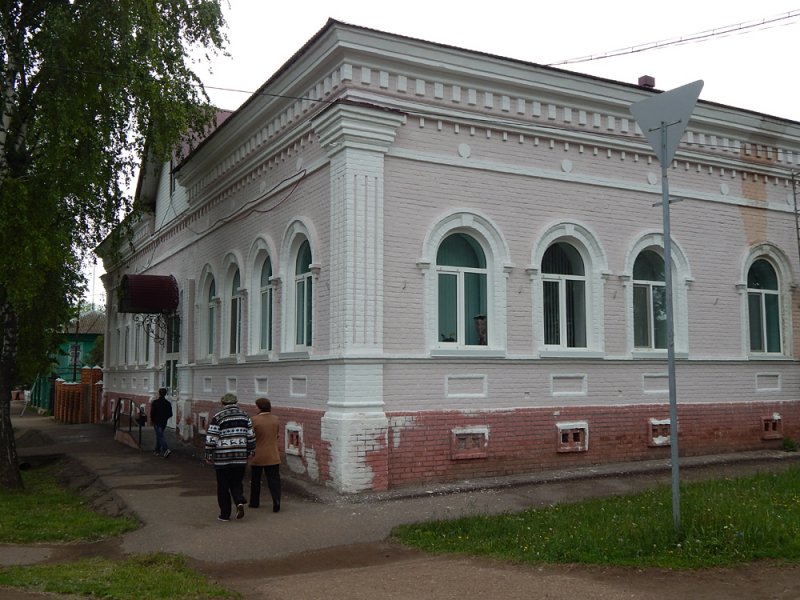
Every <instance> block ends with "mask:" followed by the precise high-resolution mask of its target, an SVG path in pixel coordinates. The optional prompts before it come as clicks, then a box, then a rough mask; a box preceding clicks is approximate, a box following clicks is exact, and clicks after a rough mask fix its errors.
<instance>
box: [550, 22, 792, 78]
mask: <svg viewBox="0 0 800 600" xmlns="http://www.w3.org/2000/svg"><path fill="white" fill-rule="evenodd" d="M798 16H800V9H795V10H791V11H789V12H788V13H781V14H779V15H776V16H774V17H766V18H763V19H757V20H753V21H745V22H742V23H736V24H734V25H726V26H724V27H716V28H714V29H706V30H705V31H700V32H698V33H691V34H689V35H683V36H679V37H674V38H669V39H665V40H658V41H655V42H647V43H644V44H639V45H637V46H627V47H625V48H619V49H617V50H609V51H608V52H603V53H600V54H589V55H586V56H580V57H577V58H569V59H567V60H562V61H559V62H554V63H549V64H548V65H547V66H550V67H556V66H560V65H569V64H575V63H583V62H590V61H593V60H601V59H604V58H613V57H616V56H623V55H627V54H636V53H638V52H647V51H648V50H661V49H663V48H669V47H672V46H681V45H683V44H696V43H700V42H707V41H709V40H711V39H714V38H718V37H724V36H728V35H743V34H747V33H753V32H754V31H758V30H760V29H770V28H772V27H775V26H776V24H778V23H780V24H782V25H789V24H791V23H782V21H787V20H789V19H795V18H796V17H798Z"/></svg>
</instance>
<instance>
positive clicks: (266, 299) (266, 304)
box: [259, 257, 273, 352]
mask: <svg viewBox="0 0 800 600" xmlns="http://www.w3.org/2000/svg"><path fill="white" fill-rule="evenodd" d="M271 277H272V261H271V260H270V259H269V257H267V259H266V260H265V261H264V264H263V265H262V266H261V286H260V297H259V303H260V324H259V349H260V350H261V351H262V352H271V351H272V297H273V290H272V284H271V283H270V278H271Z"/></svg>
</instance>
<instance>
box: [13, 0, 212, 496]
mask: <svg viewBox="0 0 800 600" xmlns="http://www.w3.org/2000/svg"><path fill="white" fill-rule="evenodd" d="M224 26H225V22H224V17H223V15H222V9H221V6H220V1H219V0H160V1H158V0H114V1H113V2H102V1H97V0H0V58H1V59H2V80H1V83H0V86H2V87H1V88H0V117H1V118H2V122H0V215H2V217H0V243H2V248H3V252H4V257H3V260H2V261H0V453H1V454H2V455H0V485H11V486H18V485H20V479H19V474H18V471H17V469H16V451H15V448H14V440H13V432H12V431H11V422H10V415H9V410H10V409H9V404H10V390H11V386H12V385H13V384H15V383H16V382H17V380H18V379H20V378H32V376H33V374H34V373H35V372H36V371H37V370H38V369H39V368H41V366H42V365H43V364H46V362H47V356H48V353H49V351H50V350H52V348H53V346H54V343H55V340H56V339H57V334H58V331H59V330H60V329H61V328H62V327H63V325H64V323H66V322H67V320H68V318H69V317H70V316H71V314H70V308H71V307H74V306H75V305H76V301H77V299H78V298H79V297H80V295H81V293H82V291H83V286H84V285H85V283H84V281H83V276H82V275H81V264H82V261H83V259H84V258H85V256H86V254H87V253H88V251H89V250H91V249H93V248H94V247H95V246H96V245H97V244H98V243H99V241H100V240H101V239H102V238H103V236H104V235H105V234H106V233H107V232H108V231H109V230H110V228H112V227H113V226H114V225H115V224H117V223H118V222H119V220H120V218H121V217H123V216H124V215H126V214H128V213H129V212H130V211H131V209H132V208H135V207H133V206H132V199H131V198H130V197H129V196H128V192H127V190H128V189H129V188H130V183H131V181H132V180H133V176H134V173H135V172H136V169H137V167H138V165H139V164H140V161H141V159H142V157H143V155H144V152H145V145H147V152H148V153H149V154H150V155H151V156H153V157H154V158H156V159H159V160H160V159H166V158H167V157H168V156H169V154H170V152H171V151H172V150H173V149H174V148H175V147H176V146H177V144H178V141H179V140H182V139H184V141H185V137H184V136H185V135H186V132H187V131H190V132H191V131H194V132H199V133H202V132H203V131H204V130H205V129H206V127H207V125H208V124H209V123H210V121H211V119H212V117H213V114H214V111H213V109H212V107H210V106H209V104H208V98H207V96H206V95H205V91H204V90H203V87H202V85H201V82H200V80H199V78H198V77H197V75H196V74H195V72H194V70H193V69H194V67H195V66H196V64H197V61H198V60H201V59H198V58H194V59H193V58H192V57H193V54H192V53H193V52H195V51H205V52H211V53H215V52H218V51H221V50H223V49H224V45H225V42H226V39H225V36H224V33H223V28H224ZM206 58H207V55H206ZM190 143H191V140H190Z"/></svg>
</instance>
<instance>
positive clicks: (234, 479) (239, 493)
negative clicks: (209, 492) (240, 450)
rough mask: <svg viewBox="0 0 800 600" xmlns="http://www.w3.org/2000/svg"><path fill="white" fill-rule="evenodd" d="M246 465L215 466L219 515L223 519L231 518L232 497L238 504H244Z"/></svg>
mask: <svg viewBox="0 0 800 600" xmlns="http://www.w3.org/2000/svg"><path fill="white" fill-rule="evenodd" d="M245 468H246V465H230V466H227V467H215V469H214V471H215V472H216V474H217V503H219V516H220V517H222V518H223V519H230V518H231V498H233V501H234V502H235V503H236V504H244V503H245V502H246V500H245V498H244V490H243V485H242V480H243V479H244V472H245Z"/></svg>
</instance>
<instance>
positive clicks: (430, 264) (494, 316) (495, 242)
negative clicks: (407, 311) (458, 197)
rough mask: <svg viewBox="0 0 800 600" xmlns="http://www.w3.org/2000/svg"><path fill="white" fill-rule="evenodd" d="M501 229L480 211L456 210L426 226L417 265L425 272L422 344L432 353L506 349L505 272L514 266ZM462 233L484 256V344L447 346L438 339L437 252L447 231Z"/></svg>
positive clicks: (499, 351)
mask: <svg viewBox="0 0 800 600" xmlns="http://www.w3.org/2000/svg"><path fill="white" fill-rule="evenodd" d="M499 231H500V230H499V229H498V228H497V226H496V225H495V224H494V223H493V222H492V221H491V220H490V219H489V218H488V217H485V216H483V215H481V214H480V213H477V212H471V211H463V210H455V211H452V212H450V213H447V214H445V215H444V216H442V217H441V218H439V219H438V220H437V221H436V223H435V224H434V225H433V226H432V227H431V228H430V229H429V230H428V232H427V234H426V236H425V239H424V241H423V245H422V255H421V257H420V258H419V260H418V261H417V266H418V267H419V268H420V270H421V271H422V273H423V275H424V278H425V279H424V303H425V307H424V315H425V316H424V319H425V347H426V349H427V350H428V351H429V352H430V354H431V355H447V356H453V355H456V356H458V355H463V356H476V355H480V356H485V355H492V356H504V355H505V351H506V319H507V316H506V312H507V285H506V279H507V275H508V272H509V271H510V270H511V268H512V267H513V265H512V263H511V259H510V256H511V255H510V252H509V250H508V245H507V244H506V242H505V240H504V239H503V237H502V235H500V232H499ZM452 233H464V234H467V235H469V236H471V237H472V238H474V239H475V240H476V241H477V242H478V243H479V244H480V245H481V248H482V249H483V252H484V255H485V257H486V276H487V282H486V289H487V321H488V328H487V331H488V339H487V345H486V346H470V347H468V348H458V349H454V348H447V347H446V346H445V347H443V346H442V344H440V342H439V339H438V335H437V334H438V327H437V318H438V295H437V277H436V255H437V253H438V250H439V246H440V245H441V243H442V240H444V239H445V238H446V237H447V236H448V235H450V234H452Z"/></svg>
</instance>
